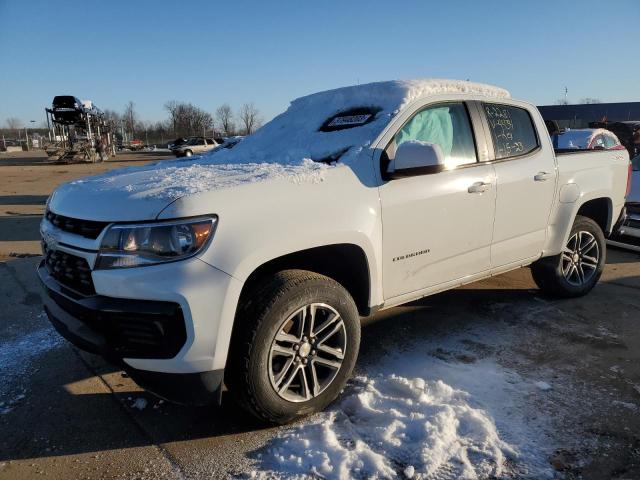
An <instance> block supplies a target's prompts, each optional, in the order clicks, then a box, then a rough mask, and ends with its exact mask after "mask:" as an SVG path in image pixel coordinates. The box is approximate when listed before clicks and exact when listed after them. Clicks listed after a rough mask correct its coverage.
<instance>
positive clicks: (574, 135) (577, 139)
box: [551, 128, 624, 150]
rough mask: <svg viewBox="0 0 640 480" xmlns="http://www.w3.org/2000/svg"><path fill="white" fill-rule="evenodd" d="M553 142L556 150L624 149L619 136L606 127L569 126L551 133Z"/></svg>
mask: <svg viewBox="0 0 640 480" xmlns="http://www.w3.org/2000/svg"><path fill="white" fill-rule="evenodd" d="M551 143H553V148H555V149H556V150H564V149H577V150H624V145H622V143H620V140H618V137H616V136H615V134H613V133H612V132H610V131H608V130H605V129H604V128H578V129H569V128H567V129H566V130H561V131H560V132H557V133H554V134H553V135H551Z"/></svg>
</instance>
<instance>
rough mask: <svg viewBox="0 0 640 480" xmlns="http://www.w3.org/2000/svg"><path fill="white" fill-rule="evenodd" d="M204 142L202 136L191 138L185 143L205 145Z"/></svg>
mask: <svg viewBox="0 0 640 480" xmlns="http://www.w3.org/2000/svg"><path fill="white" fill-rule="evenodd" d="M203 144H204V142H203V140H202V139H201V138H190V139H189V140H187V141H186V142H185V145H203Z"/></svg>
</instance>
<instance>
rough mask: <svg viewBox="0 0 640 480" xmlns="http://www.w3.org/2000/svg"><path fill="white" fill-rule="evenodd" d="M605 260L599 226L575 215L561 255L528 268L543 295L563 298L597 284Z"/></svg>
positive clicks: (587, 291)
mask: <svg viewBox="0 0 640 480" xmlns="http://www.w3.org/2000/svg"><path fill="white" fill-rule="evenodd" d="M605 261H606V239H605V237H604V233H603V232H602V229H601V228H600V226H599V225H598V224H597V223H596V222H595V221H593V220H592V219H590V218H588V217H583V216H580V215H578V216H577V217H576V219H575V221H574V222H573V227H572V228H571V232H570V233H569V240H568V241H567V244H566V245H565V246H564V248H563V250H562V253H560V255H555V256H553V257H547V258H542V259H540V260H538V261H537V262H535V263H534V264H533V265H531V273H532V275H533V280H534V281H535V282H536V284H537V285H538V287H539V288H540V290H542V291H543V292H545V293H547V294H549V295H553V296H557V297H564V298H571V297H581V296H583V295H586V294H587V293H589V292H590V291H591V289H592V288H593V287H594V286H595V285H596V283H598V280H599V279H600V276H601V275H602V271H603V270H604V264H605Z"/></svg>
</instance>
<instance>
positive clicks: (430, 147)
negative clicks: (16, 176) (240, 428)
mask: <svg viewBox="0 0 640 480" xmlns="http://www.w3.org/2000/svg"><path fill="white" fill-rule="evenodd" d="M565 152H566V151H563V153H560V154H558V155H556V154H555V153H554V149H553V146H552V144H551V141H550V139H549V135H548V134H547V130H546V127H545V124H544V121H543V119H542V117H541V116H540V113H539V112H538V110H537V108H536V107H535V106H533V105H531V104H530V103H527V102H523V101H519V100H515V99H512V98H511V97H510V95H509V93H508V92H507V91H506V90H504V89H501V88H497V87H492V86H488V85H482V84H477V83H471V82H464V81H451V80H413V81H393V82H380V83H372V84H368V85H358V86H353V87H346V88H340V89H337V90H331V91H327V92H321V93H316V94H313V95H309V96H307V97H304V98H299V99H297V100H294V101H293V102H292V103H291V105H290V107H289V108H288V110H287V111H286V112H284V113H282V114H280V115H278V116H277V117H276V118H274V119H273V120H272V121H271V122H269V123H268V124H267V125H265V126H264V127H262V128H261V129H260V130H258V131H257V132H255V133H254V134H253V135H251V136H249V137H247V138H246V139H244V140H242V142H240V143H239V144H238V145H236V146H235V147H234V148H233V149H221V150H220V151H219V152H217V153H216V154H215V155H206V156H203V157H201V158H198V159H195V160H193V159H191V160H186V161H185V160H182V161H174V162H171V161H164V162H160V163H156V164H152V165H146V166H143V167H136V168H127V169H123V170H114V171H111V172H108V173H105V174H102V175H98V176H95V177H88V178H83V179H80V180H75V181H72V182H70V183H67V184H64V185H62V186H60V187H59V188H58V189H57V190H56V191H55V192H54V193H53V194H52V195H51V197H50V198H49V200H48V201H47V211H46V215H45V218H44V219H43V220H42V223H41V227H40V229H41V235H42V241H43V250H44V251H43V254H44V259H43V261H42V263H41V264H40V265H39V267H38V274H39V277H40V280H41V283H42V285H43V289H44V304H45V310H46V313H47V315H48V317H49V319H50V321H51V323H52V324H53V325H54V326H55V327H56V328H57V329H58V331H59V332H60V333H61V334H62V335H63V336H65V337H66V338H68V339H69V340H70V341H71V342H73V343H74V344H76V345H77V346H78V347H79V348H82V349H85V350H89V351H93V352H96V353H99V354H101V355H104V356H105V357H106V358H108V359H110V360H111V361H113V362H115V363H116V364H117V365H119V366H121V367H122V368H123V369H125V370H126V371H127V372H129V374H130V376H131V377H132V378H133V379H134V380H135V381H136V382H138V383H139V384H140V385H141V386H143V387H145V388H148V389H149V390H150V391H153V392H155V393H157V394H159V395H160V396H163V397H165V398H168V399H171V400H175V401H180V402H191V403H199V404H203V403H210V402H216V401H220V399H221V392H222V389H223V384H224V385H226V387H228V388H229V390H230V391H231V393H232V395H234V396H235V398H236V399H237V400H238V401H239V402H240V404H241V405H243V406H244V407H245V408H246V409H247V410H248V411H249V412H251V413H252V414H254V415H256V416H257V417H259V418H261V419H264V420H267V421H269V422H276V423H283V422H288V421H290V420H292V419H295V418H298V417H300V416H303V415H306V414H309V413H311V412H315V411H318V410H320V409H323V408H324V407H325V406H327V405H328V404H329V403H330V402H331V401H332V400H334V399H335V398H336V396H337V395H338V394H339V393H340V392H341V390H342V389H343V388H344V386H345V383H346V381H347V379H348V378H349V376H350V374H351V371H352V369H353V367H354V365H355V362H356V358H357V356H358V349H359V344H360V317H362V316H367V315H371V314H372V313H374V312H376V311H378V310H381V309H388V308H390V307H393V306H396V305H400V304H403V303H406V302H410V301H413V300H416V299H419V298H421V297H424V296H427V295H432V294H434V293H437V292H441V291H444V290H447V289H451V288H455V287H458V286H460V285H462V284H466V283H470V282H474V281H476V280H480V279H483V278H487V277H490V276H492V275H497V274H500V273H503V272H507V271H509V270H513V269H517V268H520V267H523V266H528V265H531V268H532V272H533V277H534V280H535V281H536V283H537V284H538V285H539V287H540V288H541V289H542V290H543V291H544V292H546V293H547V294H551V295H557V296H563V297H578V296H581V295H585V294H587V293H588V292H589V291H590V290H591V289H592V288H593V287H594V286H595V284H596V283H597V282H598V279H599V278H600V275H601V273H602V271H603V268H604V263H605V257H606V243H605V235H606V234H608V233H609V232H610V231H611V230H612V228H613V225H614V224H615V223H616V221H617V220H618V216H619V215H620V212H621V210H622V209H623V207H624V203H625V189H626V186H627V182H628V174H629V157H628V154H627V152H626V150H620V151H595V150H592V151H582V150H575V151H571V152H566V153H565ZM389 334H390V335H398V332H390V333H389Z"/></svg>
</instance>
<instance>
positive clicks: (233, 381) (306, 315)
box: [225, 270, 360, 424]
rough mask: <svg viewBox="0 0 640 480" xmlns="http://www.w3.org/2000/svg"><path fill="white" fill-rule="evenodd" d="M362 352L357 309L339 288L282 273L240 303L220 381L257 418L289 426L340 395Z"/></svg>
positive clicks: (319, 278) (302, 274)
mask: <svg viewBox="0 0 640 480" xmlns="http://www.w3.org/2000/svg"><path fill="white" fill-rule="evenodd" d="M359 348H360V319H359V315H358V310H357V308H356V305H355V303H354V301H353V299H352V298H351V295H349V293H348V292H347V291H346V290H345V289H344V287H342V285H340V284H339V283H337V282H336V281H334V280H332V279H330V278H328V277H325V276H323V275H319V274H316V273H313V272H307V271H303V270H285V271H282V272H279V273H277V274H275V275H274V276H273V277H271V278H270V279H268V280H267V281H266V282H265V283H264V284H263V285H262V286H261V287H260V288H258V289H257V290H255V291H254V293H252V294H250V295H247V297H246V298H245V299H244V300H243V304H242V305H241V306H240V308H239V311H238V315H237V317H236V324H235V329H234V335H233V339H232V346H231V355H230V357H229V362H228V368H227V371H226V373H225V377H226V378H225V383H226V384H227V386H228V387H229V389H230V390H231V392H232V394H233V395H234V396H235V397H236V398H237V399H238V400H239V401H240V403H241V404H242V405H243V406H244V407H245V408H246V409H247V410H248V411H249V412H251V413H252V414H253V415H255V416H256V417H258V418H260V419H262V420H264V421H267V422H270V423H277V424H282V423H287V422H290V421H292V420H294V419H296V418H299V417H302V416H305V415H308V414H310V413H313V412H317V411H320V410H322V409H324V408H325V407H326V406H327V405H328V404H329V403H331V402H332V401H333V400H334V399H335V398H336V397H337V396H338V394H339V393H340V391H341V390H342V389H343V387H344V385H345V383H346V382H347V380H348V378H349V377H350V375H351V372H352V370H353V367H354V365H355V362H356V359H357V356H358V350H359Z"/></svg>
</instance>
